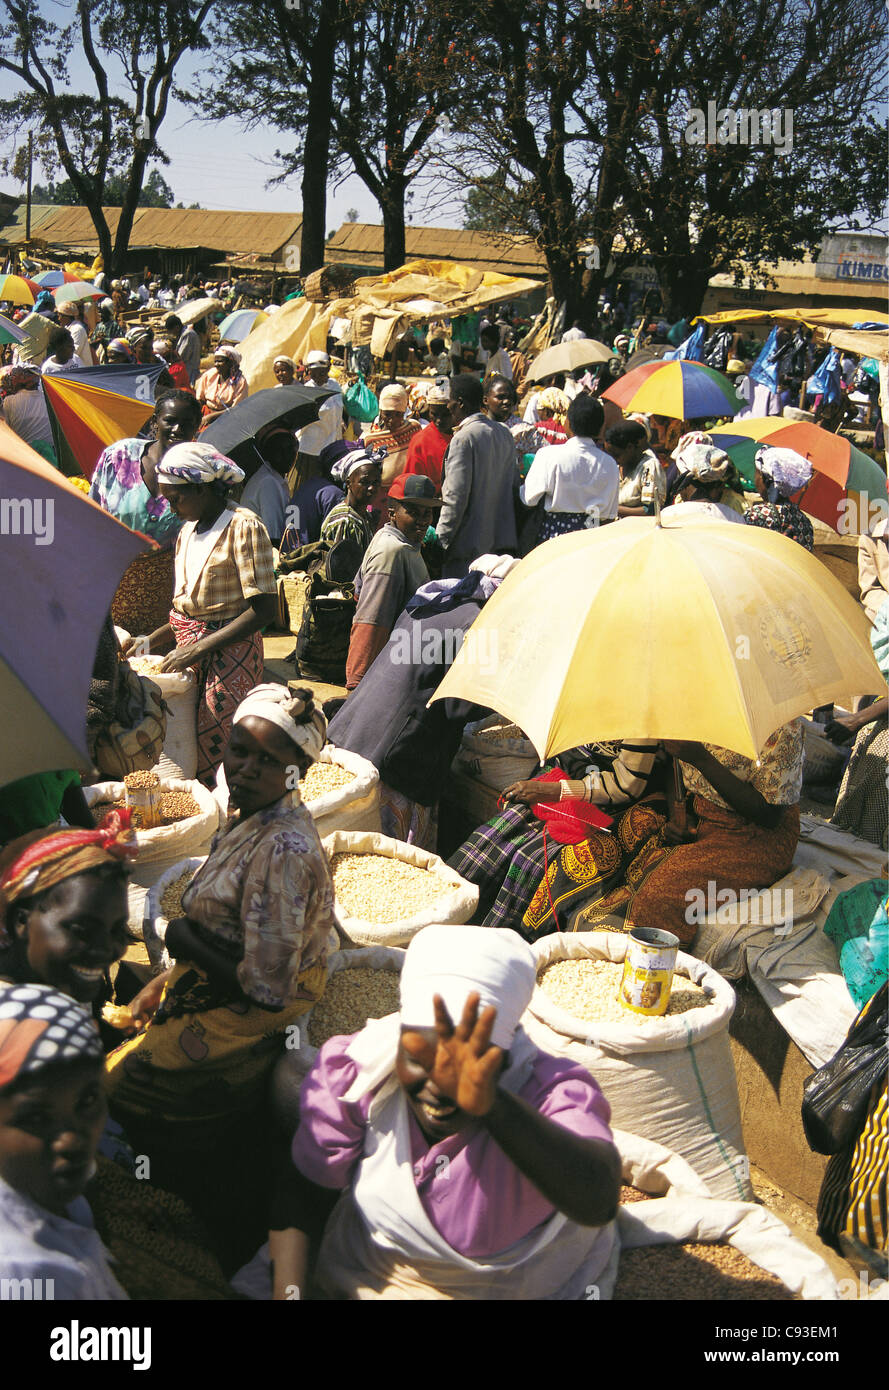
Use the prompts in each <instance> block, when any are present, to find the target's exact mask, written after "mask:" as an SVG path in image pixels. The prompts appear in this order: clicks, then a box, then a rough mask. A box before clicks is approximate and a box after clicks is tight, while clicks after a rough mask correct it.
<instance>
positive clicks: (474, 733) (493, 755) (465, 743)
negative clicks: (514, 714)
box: [454, 714, 540, 792]
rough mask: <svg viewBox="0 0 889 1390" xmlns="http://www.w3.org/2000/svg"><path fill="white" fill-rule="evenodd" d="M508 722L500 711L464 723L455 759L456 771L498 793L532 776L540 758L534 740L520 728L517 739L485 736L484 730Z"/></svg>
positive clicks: (496, 727) (501, 725) (492, 728)
mask: <svg viewBox="0 0 889 1390" xmlns="http://www.w3.org/2000/svg"><path fill="white" fill-rule="evenodd" d="M508 724H509V720H508V719H505V718H504V717H503V716H502V715H500V714H489V715H488V716H487V718H486V719H478V720H476V721H475V723H473V724H467V725H466V728H465V729H464V731H463V739H462V741H461V743H460V747H459V749H458V750H457V756H456V758H455V759H454V769H455V771H457V772H463V773H466V774H467V775H468V776H469V777H474V778H475V779H476V781H478V782H484V784H485V786H487V787H493V788H494V790H495V791H498V792H502V791H503V789H504V788H505V787H508V786H510V785H511V784H512V783H513V782H523V781H525V780H526V779H527V778H528V777H533V776H534V773H535V772H536V771H537V769H538V767H539V766H540V759H539V758H538V756H537V750H536V749H535V747H534V745H533V743H532V742H531V740H530V739H527V738H525V736H524V734H522V733H521V730H519V737H516V738H492V737H490V736H489V737H485V731H486V730H494V729H498V728H501V727H503V726H504V725H508Z"/></svg>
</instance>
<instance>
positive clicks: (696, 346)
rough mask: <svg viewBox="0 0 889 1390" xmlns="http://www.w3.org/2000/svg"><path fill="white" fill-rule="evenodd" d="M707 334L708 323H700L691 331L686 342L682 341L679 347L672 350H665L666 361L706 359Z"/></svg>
mask: <svg viewBox="0 0 889 1390" xmlns="http://www.w3.org/2000/svg"><path fill="white" fill-rule="evenodd" d="M706 336H707V325H706V324H705V323H703V322H702V323H699V324H698V326H697V328H696V329H695V330H694V332H693V333H691V334H690V335H689V336H688V337H687V338H686V339H685V342H684V343H680V344H679V346H678V348H674V350H673V351H672V352H665V353H664V356H663V361H664V362H703V360H704V338H705V337H706Z"/></svg>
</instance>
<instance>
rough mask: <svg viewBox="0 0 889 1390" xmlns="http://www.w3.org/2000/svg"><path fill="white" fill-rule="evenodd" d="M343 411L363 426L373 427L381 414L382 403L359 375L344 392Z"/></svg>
mask: <svg viewBox="0 0 889 1390" xmlns="http://www.w3.org/2000/svg"><path fill="white" fill-rule="evenodd" d="M343 411H344V412H345V414H346V415H349V416H350V417H351V418H352V419H353V420H360V421H361V423H362V424H363V425H371V424H373V422H374V420H375V419H376V418H377V416H378V415H379V413H380V403H379V401H378V400H377V398H376V396H375V395H374V393H373V391H371V389H370V387H369V386H368V384H367V382H366V381H365V379H364V373H363V372H359V373H358V380H357V381H356V382H353V384H352V385H351V386H349V387H348V388H347V389H346V390H345V391H344V392H343Z"/></svg>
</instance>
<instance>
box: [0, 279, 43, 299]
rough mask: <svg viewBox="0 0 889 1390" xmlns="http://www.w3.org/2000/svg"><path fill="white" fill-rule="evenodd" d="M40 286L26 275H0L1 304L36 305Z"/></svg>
mask: <svg viewBox="0 0 889 1390" xmlns="http://www.w3.org/2000/svg"><path fill="white" fill-rule="evenodd" d="M39 293H40V286H39V285H37V284H35V283H34V281H33V280H28V279H26V277H25V276H24V275H0V304H2V303H3V302H4V301H6V302H8V303H10V304H34V303H35V302H36V300H37V296H38V294H39Z"/></svg>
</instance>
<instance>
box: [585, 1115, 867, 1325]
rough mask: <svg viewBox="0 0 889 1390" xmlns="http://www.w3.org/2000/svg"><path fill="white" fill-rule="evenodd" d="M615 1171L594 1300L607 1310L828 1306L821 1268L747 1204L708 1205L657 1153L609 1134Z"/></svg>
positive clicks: (693, 1178)
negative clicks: (604, 1302) (664, 1303)
mask: <svg viewBox="0 0 889 1390" xmlns="http://www.w3.org/2000/svg"><path fill="white" fill-rule="evenodd" d="M614 1142H615V1144H616V1145H617V1147H618V1150H619V1151H620V1156H621V1160H622V1165H623V1173H622V1179H623V1183H624V1186H623V1187H622V1189H621V1205H620V1208H619V1210H618V1216H617V1228H618V1238H619V1240H618V1255H617V1260H616V1261H612V1262H611V1264H610V1265H609V1268H608V1269H607V1270H606V1271H605V1274H604V1275H603V1277H602V1279H601V1282H600V1286H599V1291H598V1296H599V1297H600V1298H610V1299H614V1300H616V1301H628V1300H648V1299H651V1300H663V1299H672V1300H677V1299H682V1300H693V1301H694V1300H700V1301H705V1302H717V1301H741V1300H743V1301H744V1302H748V1301H754V1300H779V1301H780V1300H785V1301H786V1300H790V1299H793V1298H801V1299H804V1300H826V1301H829V1300H834V1299H836V1298H838V1297H839V1293H838V1290H837V1285H836V1280H835V1279H834V1276H833V1274H832V1273H831V1270H830V1267H829V1266H828V1265H827V1264H826V1263H825V1261H824V1260H823V1259H821V1257H820V1255H816V1254H815V1252H814V1251H813V1250H810V1249H809V1248H808V1246H807V1245H804V1244H803V1242H802V1241H801V1240H799V1239H797V1237H796V1236H794V1235H793V1233H792V1232H791V1231H790V1230H789V1229H788V1227H787V1226H785V1225H784V1223H783V1221H781V1220H779V1218H778V1217H777V1216H775V1215H773V1213H772V1212H770V1211H767V1210H766V1209H765V1207H761V1206H758V1205H757V1204H756V1203H754V1202H741V1201H722V1200H719V1199H717V1198H714V1197H712V1196H711V1195H710V1194H709V1193H708V1191H707V1188H706V1186H705V1184H704V1183H703V1182H702V1181H701V1179H700V1178H699V1176H698V1175H697V1174H696V1173H695V1172H694V1171H693V1170H692V1169H691V1168H690V1167H689V1165H688V1164H687V1163H686V1162H685V1161H684V1159H682V1158H681V1157H680V1156H679V1155H678V1154H676V1153H674V1152H672V1151H671V1150H670V1149H668V1148H666V1147H665V1146H664V1145H662V1144H656V1143H653V1142H652V1141H650V1140H646V1139H641V1138H640V1137H639V1136H638V1135H635V1134H630V1133H627V1132H626V1131H625V1130H620V1129H615V1130H614Z"/></svg>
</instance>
